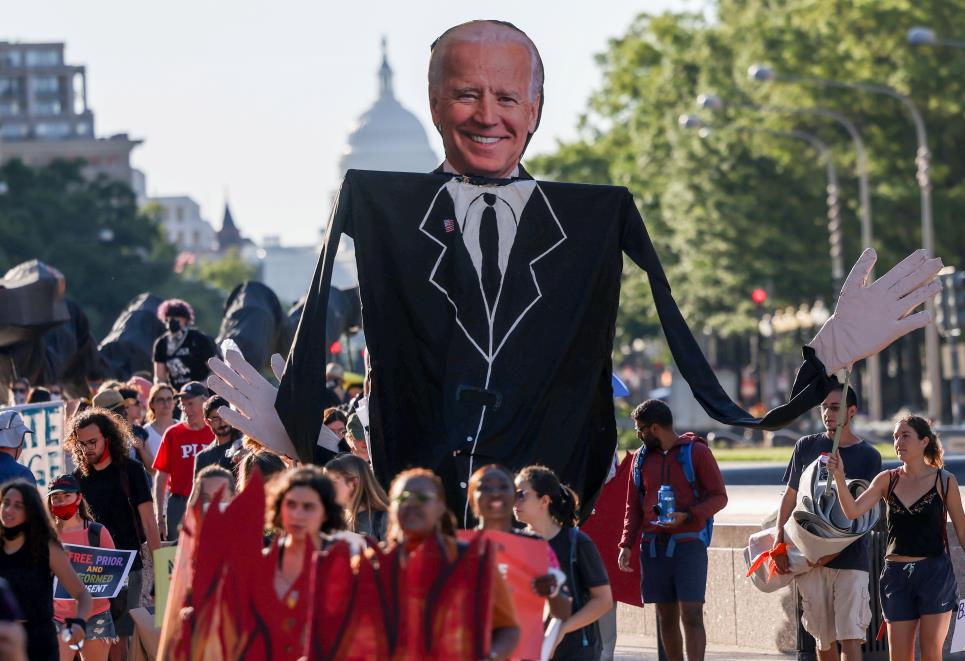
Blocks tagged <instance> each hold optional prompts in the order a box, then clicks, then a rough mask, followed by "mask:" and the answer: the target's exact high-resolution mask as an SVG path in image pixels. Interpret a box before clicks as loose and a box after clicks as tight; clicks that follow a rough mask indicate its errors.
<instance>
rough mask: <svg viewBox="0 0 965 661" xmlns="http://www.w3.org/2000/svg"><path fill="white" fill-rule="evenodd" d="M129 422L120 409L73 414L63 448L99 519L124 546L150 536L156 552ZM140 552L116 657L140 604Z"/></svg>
mask: <svg viewBox="0 0 965 661" xmlns="http://www.w3.org/2000/svg"><path fill="white" fill-rule="evenodd" d="M130 443H131V441H130V427H128V424H127V422H126V421H125V420H123V419H122V418H121V417H120V416H118V415H117V414H116V413H110V412H109V411H105V410H103V409H99V408H91V409H88V410H86V411H84V412H83V413H78V414H77V415H75V416H74V417H73V418H71V420H70V423H69V425H68V427H67V430H66V434H65V437H64V450H65V451H67V452H69V453H70V455H71V458H73V460H74V464H75V465H76V466H77V469H76V470H75V471H74V476H75V477H76V478H77V480H78V481H79V482H80V490H81V494H82V495H83V496H84V500H85V501H86V502H87V505H88V506H89V507H90V512H91V515H92V516H93V517H94V520H95V521H96V522H97V523H100V524H101V525H103V526H105V527H106V528H107V529H108V530H109V531H110V533H111V537H113V538H114V544H115V546H116V547H117V548H119V549H128V550H133V551H140V548H141V543H142V542H144V541H147V546H148V549H149V550H150V551H151V552H152V553H153V552H154V551H155V550H157V549H158V548H160V546H161V538H160V535H159V533H158V528H157V522H156V520H155V516H154V504H153V499H152V498H151V488H150V486H149V485H148V478H147V472H146V471H145V470H144V466H143V464H141V462H139V461H138V460H137V459H132V458H131V457H130V453H129V448H130ZM142 566H143V563H142V562H141V554H140V553H137V554H136V555H135V556H134V563H133V565H131V572H130V574H129V575H128V584H127V594H126V595H124V594H123V593H122V594H121V595H118V597H116V599H123V600H124V601H123V603H122V604H118V606H119V607H120V608H118V609H115V610H123V614H122V615H120V616H119V617H117V618H116V619H115V620H114V629H115V631H116V632H117V635H118V637H119V638H120V640H119V642H118V643H117V644H116V645H115V651H114V655H115V656H114V657H113V658H118V657H119V658H122V659H124V658H127V647H128V643H129V642H130V636H131V635H132V634H133V633H134V621H133V620H132V619H131V616H130V614H129V613H128V611H129V610H130V609H132V608H137V607H139V606H140V605H141V587H142V582H141V576H142V575H141V567H142Z"/></svg>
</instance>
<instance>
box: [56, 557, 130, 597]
mask: <svg viewBox="0 0 965 661" xmlns="http://www.w3.org/2000/svg"><path fill="white" fill-rule="evenodd" d="M64 550H66V551H67V557H68V558H70V564H71V565H72V566H73V567H74V571H75V572H77V576H79V577H80V582H81V583H83V584H84V586H85V587H86V588H87V591H88V592H90V595H91V596H92V597H95V598H105V599H113V598H114V597H116V596H117V593H118V592H120V590H121V588H122V587H124V584H125V581H124V579H125V578H127V573H128V572H129V571H131V565H132V564H133V563H134V554H135V553H137V551H126V550H123V549H102V548H97V547H96V546H79V545H77V544H64ZM70 598H71V596H70V594H68V593H67V590H66V589H65V588H64V586H62V585H61V584H60V582H59V581H58V580H57V579H56V578H54V599H70Z"/></svg>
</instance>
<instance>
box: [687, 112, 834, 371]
mask: <svg viewBox="0 0 965 661" xmlns="http://www.w3.org/2000/svg"><path fill="white" fill-rule="evenodd" d="M678 123H679V124H680V126H682V127H683V128H686V129H691V130H697V131H698V134H699V135H700V137H702V138H703V137H706V136H707V135H709V133H710V129H711V127H710V126H708V125H707V123H706V122H704V120H702V119H701V118H700V117H698V116H697V115H681V116H680V117H679V119H678ZM716 128H718V129H725V130H732V131H753V132H758V133H768V134H770V135H778V136H783V137H789V138H796V139H798V140H804V141H805V142H807V143H808V144H809V145H810V146H811V147H812V148H813V149H814V150H815V151H817V152H818V158H819V159H820V160H821V161H823V162H824V164H825V169H826V174H827V181H828V183H827V188H826V190H827V205H828V241H829V243H830V245H831V278H832V280H833V284H834V291H839V290H840V289H841V284H842V282H843V280H844V264H843V263H842V261H841V218H840V205H839V198H838V191H839V188H838V171H837V168H835V166H834V159H832V158H831V149H830V148H829V147H828V146H827V144H825V143H824V142H823V141H822V140H821V139H820V138H818V137H817V136H816V135H814V134H812V133H808V132H806V131H798V130H792V131H776V130H771V129H762V128H757V127H753V126H738V125H730V126H723V127H716ZM754 339H755V342H757V341H758V336H757V335H755V338H754ZM757 348H758V347H756V346H755V347H752V349H753V350H755V351H756V349H757ZM756 364H757V365H758V366H759V363H756Z"/></svg>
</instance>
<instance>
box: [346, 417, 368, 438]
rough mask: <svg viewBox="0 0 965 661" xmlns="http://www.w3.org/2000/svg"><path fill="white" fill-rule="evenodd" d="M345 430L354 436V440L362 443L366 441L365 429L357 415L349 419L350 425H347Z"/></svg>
mask: <svg viewBox="0 0 965 661" xmlns="http://www.w3.org/2000/svg"><path fill="white" fill-rule="evenodd" d="M345 428H346V430H347V431H348V433H349V434H351V435H352V438H354V439H356V440H360V441H364V440H365V427H364V426H363V425H362V421H361V420H360V419H359V417H358V415H356V414H355V413H353V414H352V415H350V416H349V417H348V424H346V425H345Z"/></svg>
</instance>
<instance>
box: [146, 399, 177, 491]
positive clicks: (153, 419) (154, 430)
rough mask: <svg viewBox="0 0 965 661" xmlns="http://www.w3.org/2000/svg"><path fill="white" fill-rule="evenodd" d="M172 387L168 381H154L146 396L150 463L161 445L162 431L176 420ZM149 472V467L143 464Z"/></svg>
mask: <svg viewBox="0 0 965 661" xmlns="http://www.w3.org/2000/svg"><path fill="white" fill-rule="evenodd" d="M174 394H175V393H174V387H173V386H172V385H171V384H169V383H156V384H154V385H153V386H151V392H150V393H149V394H148V396H147V425H146V426H145V427H144V428H145V429H146V430H147V447H148V450H149V451H150V453H151V464H154V459H155V457H157V451H158V448H160V447H161V439H162V438H164V432H166V431H167V430H168V428H170V427H173V426H174V425H175V424H176V423H177V420H175V419H174ZM145 468H147V469H148V471H149V472H151V469H150V468H149V467H148V466H145Z"/></svg>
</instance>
